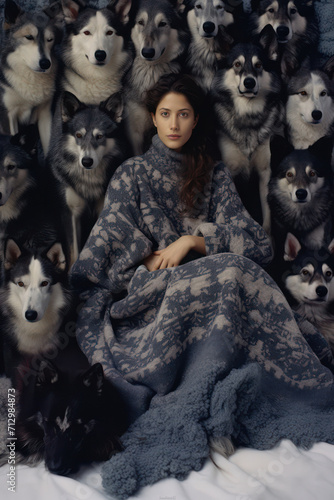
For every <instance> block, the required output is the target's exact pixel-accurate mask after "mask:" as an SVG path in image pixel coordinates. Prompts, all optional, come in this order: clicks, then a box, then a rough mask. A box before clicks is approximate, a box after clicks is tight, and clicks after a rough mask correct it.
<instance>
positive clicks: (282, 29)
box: [276, 24, 290, 40]
mask: <svg viewBox="0 0 334 500" xmlns="http://www.w3.org/2000/svg"><path fill="white" fill-rule="evenodd" d="M276 33H277V37H278V40H284V39H285V38H286V37H287V36H288V34H289V33H290V30H289V28H288V26H284V25H283V24H281V25H280V26H278V27H277V29H276Z"/></svg>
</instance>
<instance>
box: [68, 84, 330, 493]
mask: <svg viewBox="0 0 334 500" xmlns="http://www.w3.org/2000/svg"><path fill="white" fill-rule="evenodd" d="M203 105H205V102H204V98H203V95H202V92H201V90H200V88H199V87H198V86H197V85H196V83H195V82H194V81H193V80H192V79H191V78H190V77H188V76H180V75H167V76H164V77H162V78H161V80H160V81H159V82H158V83H157V84H156V85H155V86H154V87H153V89H151V91H150V92H149V93H148V96H147V106H148V109H149V111H150V112H151V114H152V119H153V123H154V125H155V126H156V128H157V134H156V135H155V136H154V137H153V140H152V146H151V147H150V149H149V150H148V151H147V152H146V153H145V154H143V155H142V156H139V157H135V158H131V159H129V160H127V161H126V162H125V163H123V164H122V165H121V166H120V167H119V168H118V170H117V171H116V173H115V175H114V177H113V178H112V180H111V182H110V185H109V188H108V192H107V196H106V201H105V206H104V209H103V211H102V213H101V216H100V218H99V220H98V221H97V223H96V225H95V227H94V229H93V231H92V233H91V235H90V237H89V239H88V241H87V243H86V246H85V248H84V249H83V251H82V253H81V255H80V257H79V259H78V261H77V262H76V263H75V264H74V266H73V268H72V283H73V285H74V286H75V287H77V289H78V291H80V292H81V293H82V298H83V299H84V300H85V302H84V304H83V307H82V309H81V311H80V313H79V320H78V340H79V343H80V345H81V347H82V349H83V351H84V352H85V354H86V355H87V356H88V358H89V360H90V361H91V362H97V361H99V362H101V363H102V364H103V367H104V370H105V372H106V375H107V376H108V377H109V378H110V379H111V380H112V381H113V382H114V384H115V385H116V386H117V387H118V389H119V391H120V392H121V394H122V395H123V397H124V399H125V401H126V403H127V404H128V408H129V418H130V421H131V422H134V423H133V425H132V426H131V427H130V429H129V430H128V431H127V433H126V434H125V436H124V438H123V444H124V447H125V451H123V452H122V453H120V454H118V455H116V456H115V457H113V458H112V459H111V460H110V461H109V462H108V463H107V464H106V465H105V466H104V469H103V478H104V484H105V487H106V488H107V490H108V491H109V492H110V493H112V494H114V495H115V496H117V497H118V496H119V497H121V498H125V497H126V496H127V495H130V494H132V493H134V492H135V491H136V490H137V489H138V488H139V487H140V486H142V485H144V484H149V483H150V482H154V481H156V480H158V479H160V478H162V477H166V476H168V475H172V476H175V477H179V478H182V477H185V475H186V474H187V473H188V472H189V471H190V470H191V469H199V468H200V467H201V466H202V465H203V462H204V460H205V458H206V456H207V454H208V440H209V439H211V438H215V437H221V436H229V437H231V438H232V440H233V441H234V442H235V443H236V444H238V445H240V444H242V445H245V444H247V445H248V446H253V447H260V448H265V447H266V448H268V447H270V446H273V445H274V444H276V443H277V442H278V441H279V440H280V439H281V438H283V437H287V438H290V439H293V440H294V441H295V442H298V444H303V445H305V446H309V445H310V444H311V443H312V442H313V441H314V440H315V439H316V438H317V439H322V440H326V439H332V440H333V435H334V433H333V431H334V419H333V418H332V416H333V413H334V408H333V377H332V375H331V374H330V372H329V371H328V370H326V369H325V368H324V367H323V366H322V365H321V364H320V362H319V359H318V358H317V356H316V355H315V354H314V353H313V352H312V351H311V349H310V347H309V345H308V343H307V342H306V340H305V339H304V337H303V335H302V334H301V332H300V330H299V328H298V326H297V324H296V322H295V319H294V317H293V314H292V312H291V310H290V308H289V307H288V304H287V302H286V301H285V299H284V297H283V295H282V294H281V292H280V290H279V289H278V288H277V287H276V285H275V284H274V283H273V281H272V280H271V278H270V277H269V276H268V275H267V274H266V273H265V271H264V270H263V269H262V267H260V265H265V264H267V263H268V261H269V260H270V255H271V252H270V245H269V241H268V238H267V236H266V234H265V232H264V231H263V230H262V228H261V227H260V226H259V225H258V224H257V223H256V222H255V221H254V220H253V219H252V218H251V217H250V216H249V214H248V213H247V212H246V210H245V209H244V207H243V205H242V203H241V201H240V198H239V196H238V194H237V192H236V189H235V187H234V184H233V182H232V180H231V177H230V175H229V173H228V171H227V170H226V169H225V167H224V165H223V164H222V163H219V162H218V163H217V162H215V161H214V159H213V157H214V155H212V154H211V150H212V148H211V147H210V144H209V142H208V140H207V136H206V134H205V122H203V117H204V112H203V109H202V107H203ZM308 328H309V338H311V339H313V338H315V339H316V341H317V343H318V344H317V346H318V352H319V353H320V354H321V355H322V356H325V355H327V353H328V350H326V345H325V344H324V343H322V342H323V341H322V340H321V339H320V337H319V336H318V334H317V332H315V331H314V330H312V329H311V328H310V327H309V326H308ZM304 394H305V396H304ZM323 398H325V400H326V401H327V402H328V401H331V403H330V405H331V406H330V408H327V409H326V412H327V414H326V419H324V418H321V417H322V416H323V415H322V409H323V404H324V399H323ZM301 401H302V404H300V402H301ZM310 401H311V403H312V404H311V403H309V402H310ZM305 407H306V408H307V410H308V416H307V418H308V425H307V426H306V425H305V422H303V417H304V415H305V412H304V408H305ZM301 408H303V410H301ZM115 411H116V409H115ZM329 414H331V415H332V416H331V422H329V419H328V415H329ZM320 422H321V424H320ZM287 424H288V425H287Z"/></svg>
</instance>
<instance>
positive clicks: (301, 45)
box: [250, 0, 319, 75]
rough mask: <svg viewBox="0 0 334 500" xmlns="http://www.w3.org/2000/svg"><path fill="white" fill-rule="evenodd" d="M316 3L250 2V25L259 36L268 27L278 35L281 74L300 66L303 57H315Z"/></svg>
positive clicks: (288, 0) (299, 0)
mask: <svg viewBox="0 0 334 500" xmlns="http://www.w3.org/2000/svg"><path fill="white" fill-rule="evenodd" d="M314 3H315V0H294V1H292V0H252V1H251V6H252V14H251V16H250V26H251V31H252V33H253V34H258V33H260V32H261V30H262V29H263V28H264V26H266V25H268V24H270V25H271V26H272V27H273V28H274V30H275V33H276V35H277V40H278V43H279V45H278V50H277V57H278V60H279V62H280V66H281V71H282V73H283V74H284V75H290V73H291V69H292V68H296V67H298V66H299V65H301V64H302V62H303V60H304V59H305V58H306V57H310V56H312V58H315V57H316V50H317V46H318V40H319V29H318V23H317V18H316V15H315V11H314Z"/></svg>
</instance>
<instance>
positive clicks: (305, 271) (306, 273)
mask: <svg viewBox="0 0 334 500" xmlns="http://www.w3.org/2000/svg"><path fill="white" fill-rule="evenodd" d="M309 274H310V273H309V271H308V270H307V269H302V275H303V276H308V275H309Z"/></svg>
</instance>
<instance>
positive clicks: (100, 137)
mask: <svg viewBox="0 0 334 500" xmlns="http://www.w3.org/2000/svg"><path fill="white" fill-rule="evenodd" d="M103 137H104V135H103V134H96V136H95V138H96V139H97V140H98V141H99V140H100V139H103Z"/></svg>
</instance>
